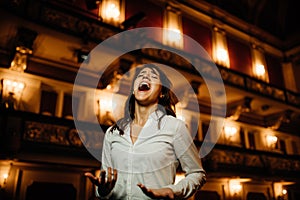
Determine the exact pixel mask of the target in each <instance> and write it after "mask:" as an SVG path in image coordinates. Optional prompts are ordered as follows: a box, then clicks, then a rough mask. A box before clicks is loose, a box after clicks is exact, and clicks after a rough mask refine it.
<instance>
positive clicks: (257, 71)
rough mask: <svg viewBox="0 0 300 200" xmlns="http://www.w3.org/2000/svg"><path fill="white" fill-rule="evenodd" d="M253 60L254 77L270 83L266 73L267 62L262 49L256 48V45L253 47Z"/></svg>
mask: <svg viewBox="0 0 300 200" xmlns="http://www.w3.org/2000/svg"><path fill="white" fill-rule="evenodd" d="M252 47H253V48H252V51H251V53H252V60H253V64H252V66H253V75H254V76H255V77H257V78H258V79H260V80H263V81H266V82H269V78H268V74H267V71H266V67H265V66H266V61H265V57H264V54H263V52H262V49H261V48H259V47H258V46H256V45H255V44H253V45H252Z"/></svg>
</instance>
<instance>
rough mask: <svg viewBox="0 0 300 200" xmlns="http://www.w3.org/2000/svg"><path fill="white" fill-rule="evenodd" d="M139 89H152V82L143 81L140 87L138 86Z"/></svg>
mask: <svg viewBox="0 0 300 200" xmlns="http://www.w3.org/2000/svg"><path fill="white" fill-rule="evenodd" d="M138 90H139V91H148V90H150V84H149V83H147V82H141V83H140V85H139V87H138Z"/></svg>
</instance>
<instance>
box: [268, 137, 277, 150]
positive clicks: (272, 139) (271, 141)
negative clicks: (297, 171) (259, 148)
mask: <svg viewBox="0 0 300 200" xmlns="http://www.w3.org/2000/svg"><path fill="white" fill-rule="evenodd" d="M266 140H267V145H268V147H270V148H275V145H276V143H277V140H278V138H277V137H276V136H275V135H267V137H266Z"/></svg>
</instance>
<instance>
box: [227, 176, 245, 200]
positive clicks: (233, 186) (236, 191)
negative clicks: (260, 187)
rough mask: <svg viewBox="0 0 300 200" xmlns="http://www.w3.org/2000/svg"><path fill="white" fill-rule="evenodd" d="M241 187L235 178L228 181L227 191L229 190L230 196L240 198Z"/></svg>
mask: <svg viewBox="0 0 300 200" xmlns="http://www.w3.org/2000/svg"><path fill="white" fill-rule="evenodd" d="M242 189H243V186H242V184H241V183H240V182H239V181H237V180H230V181H229V192H230V196H231V197H232V198H233V199H241V197H242V194H241V193H242Z"/></svg>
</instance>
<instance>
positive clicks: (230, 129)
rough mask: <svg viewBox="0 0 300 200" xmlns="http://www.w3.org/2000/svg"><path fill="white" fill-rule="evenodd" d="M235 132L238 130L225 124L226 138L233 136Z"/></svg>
mask: <svg viewBox="0 0 300 200" xmlns="http://www.w3.org/2000/svg"><path fill="white" fill-rule="evenodd" d="M237 132H238V130H237V128H236V127H234V126H225V127H224V133H225V137H226V138H227V139H230V138H232V137H234V136H235V135H236V133H237Z"/></svg>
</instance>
